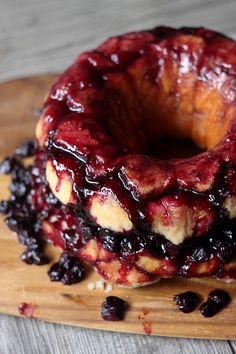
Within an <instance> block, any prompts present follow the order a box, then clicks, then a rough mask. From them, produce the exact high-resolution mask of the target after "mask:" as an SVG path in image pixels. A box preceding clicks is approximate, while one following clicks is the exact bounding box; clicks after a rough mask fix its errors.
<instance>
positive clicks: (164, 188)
mask: <svg viewBox="0 0 236 354" xmlns="http://www.w3.org/2000/svg"><path fill="white" fill-rule="evenodd" d="M183 38H185V40H187V42H186V43H187V46H188V50H186V49H185V48H186V46H185V45H184V43H185V42H184V43H183V42H182V41H183ZM186 38H187V39H186ZM195 40H197V42H196V43H195ZM199 41H200V44H199ZM222 41H223V42H222ZM222 43H223V44H224V47H227V48H231V47H230V46H232V45H234V42H233V41H231V40H230V39H228V38H226V37H224V36H222V35H220V34H218V33H215V32H212V31H208V30H204V29H201V28H200V29H186V28H185V29H180V30H173V29H170V28H162V27H161V28H158V29H154V30H152V31H146V32H139V33H131V34H127V35H124V36H121V37H116V38H111V39H109V40H108V41H106V42H104V43H103V44H102V45H100V46H99V47H98V48H97V49H96V50H93V51H90V52H86V53H83V54H81V55H80V56H79V58H78V59H77V60H76V62H75V63H74V64H73V65H72V66H71V67H70V68H69V69H68V70H67V71H66V72H65V73H64V74H62V75H61V76H60V77H59V78H58V79H57V81H56V82H55V83H54V85H53V86H52V88H51V90H50V93H49V95H48V98H47V99H46V102H45V106H44V110H43V113H42V115H41V118H40V120H39V124H38V127H37V141H38V144H39V146H38V147H36V144H35V143H34V142H24V143H23V145H22V146H21V147H20V148H19V149H17V150H16V153H15V155H14V156H11V157H8V158H6V159H5V160H4V161H3V162H2V164H1V165H0V172H2V173H10V174H11V176H12V182H11V184H10V192H11V197H10V200H9V201H2V203H1V205H0V210H1V212H2V213H4V214H6V219H5V222H6V224H7V225H8V226H9V227H10V229H11V230H13V231H14V232H16V233H17V234H18V238H19V241H20V242H21V243H22V244H23V245H24V246H25V247H26V250H25V252H24V254H23V255H22V259H23V260H24V261H25V262H27V263H34V264H44V263H46V262H47V258H46V257H45V256H44V254H43V248H44V239H45V238H46V239H48V240H50V241H51V242H53V243H54V244H55V245H57V246H60V247H61V248H62V249H63V250H64V251H65V254H68V257H70V256H75V257H77V258H79V259H80V260H82V261H87V262H89V263H91V264H92V265H94V266H95V268H96V269H97V270H98V272H99V273H100V274H101V275H102V276H103V277H105V278H107V279H110V278H109V272H110V271H111V268H112V267H111V264H112V265H113V268H112V269H113V270H114V267H115V266H116V267H118V268H117V269H118V270H117V269H116V270H117V272H118V273H119V274H118V275H117V274H116V276H114V278H113V279H112V281H114V282H117V283H120V284H128V285H130V284H129V282H130V283H131V285H132V280H128V279H130V274H132V277H133V276H134V273H136V274H138V275H139V276H138V280H137V282H136V283H149V282H153V281H154V280H156V279H157V278H158V277H159V276H161V277H172V276H175V275H180V276H182V277H200V276H206V275H214V276H217V277H221V278H228V277H230V278H235V267H234V266H233V265H232V264H231V263H230V262H231V261H233V260H234V258H235V254H236V223H235V220H234V219H233V218H232V216H231V215H230V211H229V210H228V209H227V205H225V203H226V201H227V202H228V203H234V201H233V202H232V200H234V199H233V198H234V197H235V194H236V172H235V171H236V170H235V161H236V147H235V136H234V126H233V123H232V127H229V129H228V131H226V132H225V136H224V137H222V140H221V142H220V143H219V144H218V145H217V144H216V143H217V142H215V145H216V146H215V148H214V149H209V151H206V152H204V153H202V154H200V155H197V156H194V157H192V158H189V159H182V160H181V159H179V160H172V161H170V160H169V161H160V160H157V159H155V158H154V157H151V156H146V155H142V152H143V151H144V150H145V148H146V147H147V146H146V145H147V144H146V140H148V139H146V140H145V136H144V135H142V131H146V130H148V131H149V133H150V139H151V133H152V132H151V130H152V129H151V128H150V127H149V126H146V125H145V124H146V123H145V122H146V120H144V119H143V112H145V113H146V114H147V116H152V114H151V113H153V112H150V110H148V109H149V104H148V102H146V103H145V102H144V103H143V102H142V103H140V105H141V108H139V104H138V103H139V101H140V102H141V100H137V98H138V99H139V98H140V97H141V96H142V94H141V93H137V96H136V97H133V96H132V97H133V98H134V102H133V101H132V100H127V97H128V98H129V95H131V93H130V92H136V91H135V90H134V88H135V89H137V90H138V89H141V88H142V85H141V81H140V85H138V83H139V81H138V82H136V81H135V80H136V79H137V80H141V78H140V77H138V76H137V75H138V74H137V73H142V75H143V76H142V83H145V84H147V85H149V86H148V88H150V95H151V89H152V87H153V86H152V85H153V84H154V82H158V80H159V79H160V78H159V76H160V75H159V74H160V73H161V69H163V70H164V67H160V65H161V63H163V60H164V59H165V55H164V54H165V52H166V51H167V52H168V58H167V59H166V60H167V61H166V65H167V67H168V68H170V69H171V68H172V67H173V64H175V63H178V65H180V64H181V62H180V59H181V58H182V59H181V60H183V58H184V59H185V62H188V64H189V67H190V68H191V70H192V71H191V73H192V72H194V75H195V74H196V75H197V77H198V79H199V82H198V84H199V85H201V84H203V83H206V84H208V83H209V82H210V83H211V81H212V80H213V79H215V80H216V78H215V76H214V75H216V73H215V68H216V62H218V61H220V63H221V64H222V65H221V66H217V68H218V69H219V70H221V71H224V73H225V74H226V75H223V76H222V75H221V76H222V77H225V76H226V77H227V78H228V77H231V74H232V72H231V71H232V70H231V69H234V67H233V64H232V65H231V67H230V68H228V66H227V65H226V64H227V61H226V59H227V60H231V57H228V56H227V57H225V56H224V52H223V51H218V49H217V48H218V47H220V46H221V45H222ZM199 48H200V49H199ZM235 50H236V49H235ZM195 54H196V55H195ZM196 58H197V61H195V59H196ZM157 59H158V60H157ZM213 59H215V60H213ZM213 61H214V63H213ZM224 63H226V64H225V65H223V64H224ZM213 64H214V65H213ZM180 66H181V65H180ZM227 68H228V69H227ZM185 69H186V68H185V67H184V68H182V69H180V68H179V69H178V74H179V75H180V78H179V79H184V76H181V75H184V72H185ZM226 69H227V73H226V71H225V70H226ZM186 70H187V69H186ZM158 75H159V76H158ZM218 76H219V77H217V80H219V81H220V80H223V79H222V77H221V76H220V75H218ZM155 80H156V81H155ZM177 81H178V80H177ZM180 81H181V80H180ZM127 82H131V84H132V85H133V86H132V87H131V86H129V85H128V84H127ZM131 84H130V85H131ZM220 84H222V87H223V83H222V82H219V85H218V86H219V87H221V85H220ZM224 84H225V85H226V84H228V83H225V82H224ZM127 85H128V86H127ZM226 86H227V85H226ZM144 87H146V86H144ZM158 87H159V86H158ZM118 88H119V89H120V88H122V89H124V91H119V90H118ZM179 89H181V87H180V88H179ZM207 89H208V90H209V87H208V86H207ZM176 90H177V88H176ZM176 90H175V91H173V96H175V98H176V97H181V95H180V94H179V92H177V91H176ZM224 90H226V87H225V86H224ZM118 91H119V92H118ZM125 93H126V94H127V97H126V95H125ZM155 93H156V92H155ZM223 93H224V92H223ZM223 93H220V94H222V95H223ZM155 97H156V96H155ZM217 97H218V96H217ZM220 97H221V96H220ZM227 97H229V95H228V96H227ZM227 99H228V98H227ZM227 99H226V98H224V97H223V98H222V100H223V102H224V107H225V111H224V112H223V113H222V118H221V119H223V118H224V117H225V115H226V112H228V111H229V112H230V107H231V106H230V105H231V104H233V103H232V102H233V101H232V102H231V101H230V102H228V101H227ZM131 101H132V102H133V104H134V106H135V110H134V109H133V106H132V104H131V106H130V103H129V102H131ZM143 101H144V100H143ZM159 103H160V102H159ZM142 105H143V106H142ZM136 106H137V107H136ZM162 108H163V107H162ZM164 108H167V107H164ZM140 110H141V111H142V112H140ZM132 112H135V115H134V113H132ZM170 113H171V114H172V113H173V112H172V111H170ZM185 113H186V112H185ZM203 113H204V112H203ZM203 113H202V114H203ZM171 114H170V117H171ZM199 114H201V112H200V113H199ZM127 117H129V118H130V122H132V123H135V124H136V122H137V124H140V125H138V126H137V127H135V132H136V133H137V139H138V140H137V141H136V140H132V136H134V135H135V136H136V134H133V130H134V127H133V126H132V124H130V125H129V124H128V125H127V120H128V119H127ZM222 124H223V123H222ZM142 125H144V126H143V128H142V129H140V126H142ZM130 127H131V128H130ZM126 128H127V129H126ZM126 130H127V131H128V133H127V136H126V134H124V131H126ZM220 133H221V132H218V135H219V134H220ZM216 135H217V134H216ZM213 145H214V144H213ZM29 155H34V162H33V165H32V166H28V167H23V165H22V163H21V161H20V158H24V157H26V156H29ZM48 163H51V166H52V167H53V168H54V172H55V176H54V177H55V178H57V183H56V186H55V190H54V194H53V193H52V190H51V188H50V187H49V184H48V181H47V178H46V171H47V164H48ZM65 176H66V179H67V181H68V180H69V181H71V189H72V190H71V193H70V195H69V199H68V200H67V201H66V202H61V201H59V200H58V199H57V197H56V195H57V196H58V195H59V192H60V190H61V188H62V187H63V182H64V179H65ZM100 195H103V196H104V195H105V197H106V196H107V195H112V196H115V199H116V200H118V202H119V203H118V204H119V206H120V207H121V208H122V211H123V212H124V213H126V214H127V215H128V219H129V221H130V223H131V224H132V228H131V229H127V230H122V231H114V230H113V231H112V230H111V228H109V227H102V226H101V225H100V224H99V223H98V222H97V220H96V218H94V217H93V215H92V213H91V205H92V202H93V200H94V198H96V197H99V196H100ZM168 208H170V210H169V209H168ZM171 208H172V209H171ZM183 209H184V210H187V211H189V213H192V212H193V213H192V214H191V215H192V216H191V218H192V219H191V222H192V224H191V227H190V229H191V230H190V231H188V232H187V231H186V235H184V237H183V239H180V241H179V242H176V243H175V242H174V241H175V237H174V238H173V237H172V238H171V237H169V238H167V237H165V236H166V234H165V232H161V231H160V230H159V231H158V230H157V231H156V229H155V228H154V227H153V225H154V226H155V222H154V221H155V220H154V215H155V213H156V215H157V216H158V215H162V219H163V220H164V222H163V224H165V223H166V224H165V225H164V226H166V229H167V227H171V225H172V223H173V220H172V219H171V216H172V214H174V212H173V210H174V211H176V210H177V211H179V210H183ZM186 215H189V214H184V213H182V214H181V213H180V216H179V224H180V225H181V222H183V219H184V218H186ZM230 217H231V218H230ZM187 221H188V220H187ZM184 225H185V224H184ZM186 225H187V224H186ZM186 225H185V226H186ZM187 227H188V225H187V226H186V228H187ZM166 229H164V230H166ZM174 236H175V235H174ZM63 257H64V258H65V257H67V256H62V259H61V260H59V262H58V263H57V264H56V265H54V266H53V268H51V269H50V271H49V276H50V277H51V279H52V280H60V281H62V282H64V283H70V282H74V279H77V281H80V279H82V278H83V268H82V266H81V265H79V264H76V262H75V261H69V258H68V260H67V261H66V262H65V264H67V263H68V267H69V268H70V267H72V268H73V267H74V270H75V271H73V272H72V273H71V274H70V275H69V273H68V274H67V272H66V271H65V269H64V268H65V267H64V265H63V264H64V263H63V262H64V260H63V259H64V258H63ZM141 257H142V258H141ZM147 258H148V259H151V260H152V261H153V264H158V266H156V267H154V268H155V269H153V268H152V267H150V265H149V267H148V268H147V266H146V268H145V260H147ZM154 261H156V263H155V262H154ZM62 263H63V264H62ZM232 263H233V262H232ZM69 264H70V265H69ZM117 264H118V266H117ZM132 277H131V278H132ZM64 278H66V279H67V280H66V281H65V280H64ZM134 283H135V282H134Z"/></svg>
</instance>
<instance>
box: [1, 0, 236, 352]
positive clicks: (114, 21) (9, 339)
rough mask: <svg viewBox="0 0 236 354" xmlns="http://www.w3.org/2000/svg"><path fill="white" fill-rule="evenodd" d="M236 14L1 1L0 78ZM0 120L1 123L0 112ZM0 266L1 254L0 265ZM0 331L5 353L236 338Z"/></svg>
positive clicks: (214, 24) (173, 5)
mask: <svg viewBox="0 0 236 354" xmlns="http://www.w3.org/2000/svg"><path fill="white" fill-rule="evenodd" d="M235 12H236V2H235V0H225V1H222V0H146V1H142V0H128V1H125V0H120V1H115V0H86V1H85V0H84V1H83V0H67V1H64V0H40V1H37V0H21V1H19V0H7V1H6V0H0V80H1V81H4V80H6V79H8V78H15V77H22V76H28V75H33V74H37V73H45V72H49V73H50V72H57V71H61V70H63V69H64V68H65V67H66V66H67V65H69V64H70V63H71V62H72V60H73V59H74V58H75V56H76V55H77V54H78V53H79V52H80V51H81V50H83V49H87V48H92V47H93V46H94V45H96V44H98V43H99V41H101V40H103V39H105V38H106V37H108V36H109V35H112V34H117V33H122V32H126V31H129V30H136V29H137V30H138V29H140V28H148V27H153V26H156V25H160V24H167V25H173V26H183V25H190V26H191V25H195V26H199V25H204V26H206V27H211V28H213V29H216V30H219V31H222V32H224V33H227V34H229V35H231V36H233V37H235V35H236V21H235ZM3 94H4V91H0V97H2V95H3ZM18 94H19V93H18ZM40 99H41V98H40ZM40 99H39V100H40ZM4 104H9V103H7V102H5V103H4ZM31 113H32V112H31ZM0 121H1V124H2V122H4V124H6V123H7V122H6V118H5V117H4V116H2V115H1V116H0ZM31 124H32V123H31ZM12 129H14V128H12ZM14 137H15V139H16V141H15V144H17V142H18V141H19V138H18V137H17V134H16V133H15V135H14ZM10 139H11V135H10V136H6V139H5V140H6V141H9V140H10ZM1 148H2V146H1ZM18 252H20V248H18ZM1 265H2V261H1V256H0V271H1ZM0 277H1V273H0ZM223 327H224V323H223V322H222V328H223ZM0 333H1V337H0V353H4V354H5V353H20V354H21V353H27V354H28V353H33V354H35V353H43V354H44V353H49V354H51V353H56V354H57V353H63V354H64V353H66V354H67V353H85V354H87V353H89V354H90V353H122V354H123V353H183V354H185V353H186V354H189V353H199V354H201V353H209V354H211V353H224V354H225V353H226V354H227V353H235V352H236V342H235V341H214V340H210V341H209V340H190V339H176V338H164V337H152V336H141V335H132V334H122V333H112V332H104V331H94V330H90V329H82V328H78V327H71V326H61V325H56V324H53V323H46V322H43V321H37V320H28V319H22V318H16V317H13V316H5V315H0Z"/></svg>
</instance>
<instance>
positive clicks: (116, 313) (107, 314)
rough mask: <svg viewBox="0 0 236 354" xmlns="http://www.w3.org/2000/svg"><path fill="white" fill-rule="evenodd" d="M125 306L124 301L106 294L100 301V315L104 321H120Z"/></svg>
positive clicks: (125, 308) (126, 305) (122, 317)
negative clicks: (101, 301)
mask: <svg viewBox="0 0 236 354" xmlns="http://www.w3.org/2000/svg"><path fill="white" fill-rule="evenodd" d="M127 308H128V304H127V302H126V301H124V300H122V299H120V298H119V297H116V296H108V297H107V298H106V299H105V300H104V301H103V303H102V310H101V315H102V318H103V319H104V320H106V321H121V320H123V319H124V315H125V311H126V310H127Z"/></svg>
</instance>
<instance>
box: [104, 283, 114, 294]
mask: <svg viewBox="0 0 236 354" xmlns="http://www.w3.org/2000/svg"><path fill="white" fill-rule="evenodd" d="M112 290H113V286H112V284H107V286H106V288H105V290H104V291H105V293H109V292H110V291H112Z"/></svg>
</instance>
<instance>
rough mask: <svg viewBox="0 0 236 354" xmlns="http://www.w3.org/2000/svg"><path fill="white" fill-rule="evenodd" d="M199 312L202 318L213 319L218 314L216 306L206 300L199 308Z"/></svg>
mask: <svg viewBox="0 0 236 354" xmlns="http://www.w3.org/2000/svg"><path fill="white" fill-rule="evenodd" d="M200 312H201V314H202V315H203V316H204V317H213V316H214V315H215V314H216V313H217V312H218V308H217V304H216V303H215V302H214V301H209V300H208V301H206V302H204V303H203V304H202V305H201V306H200Z"/></svg>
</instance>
